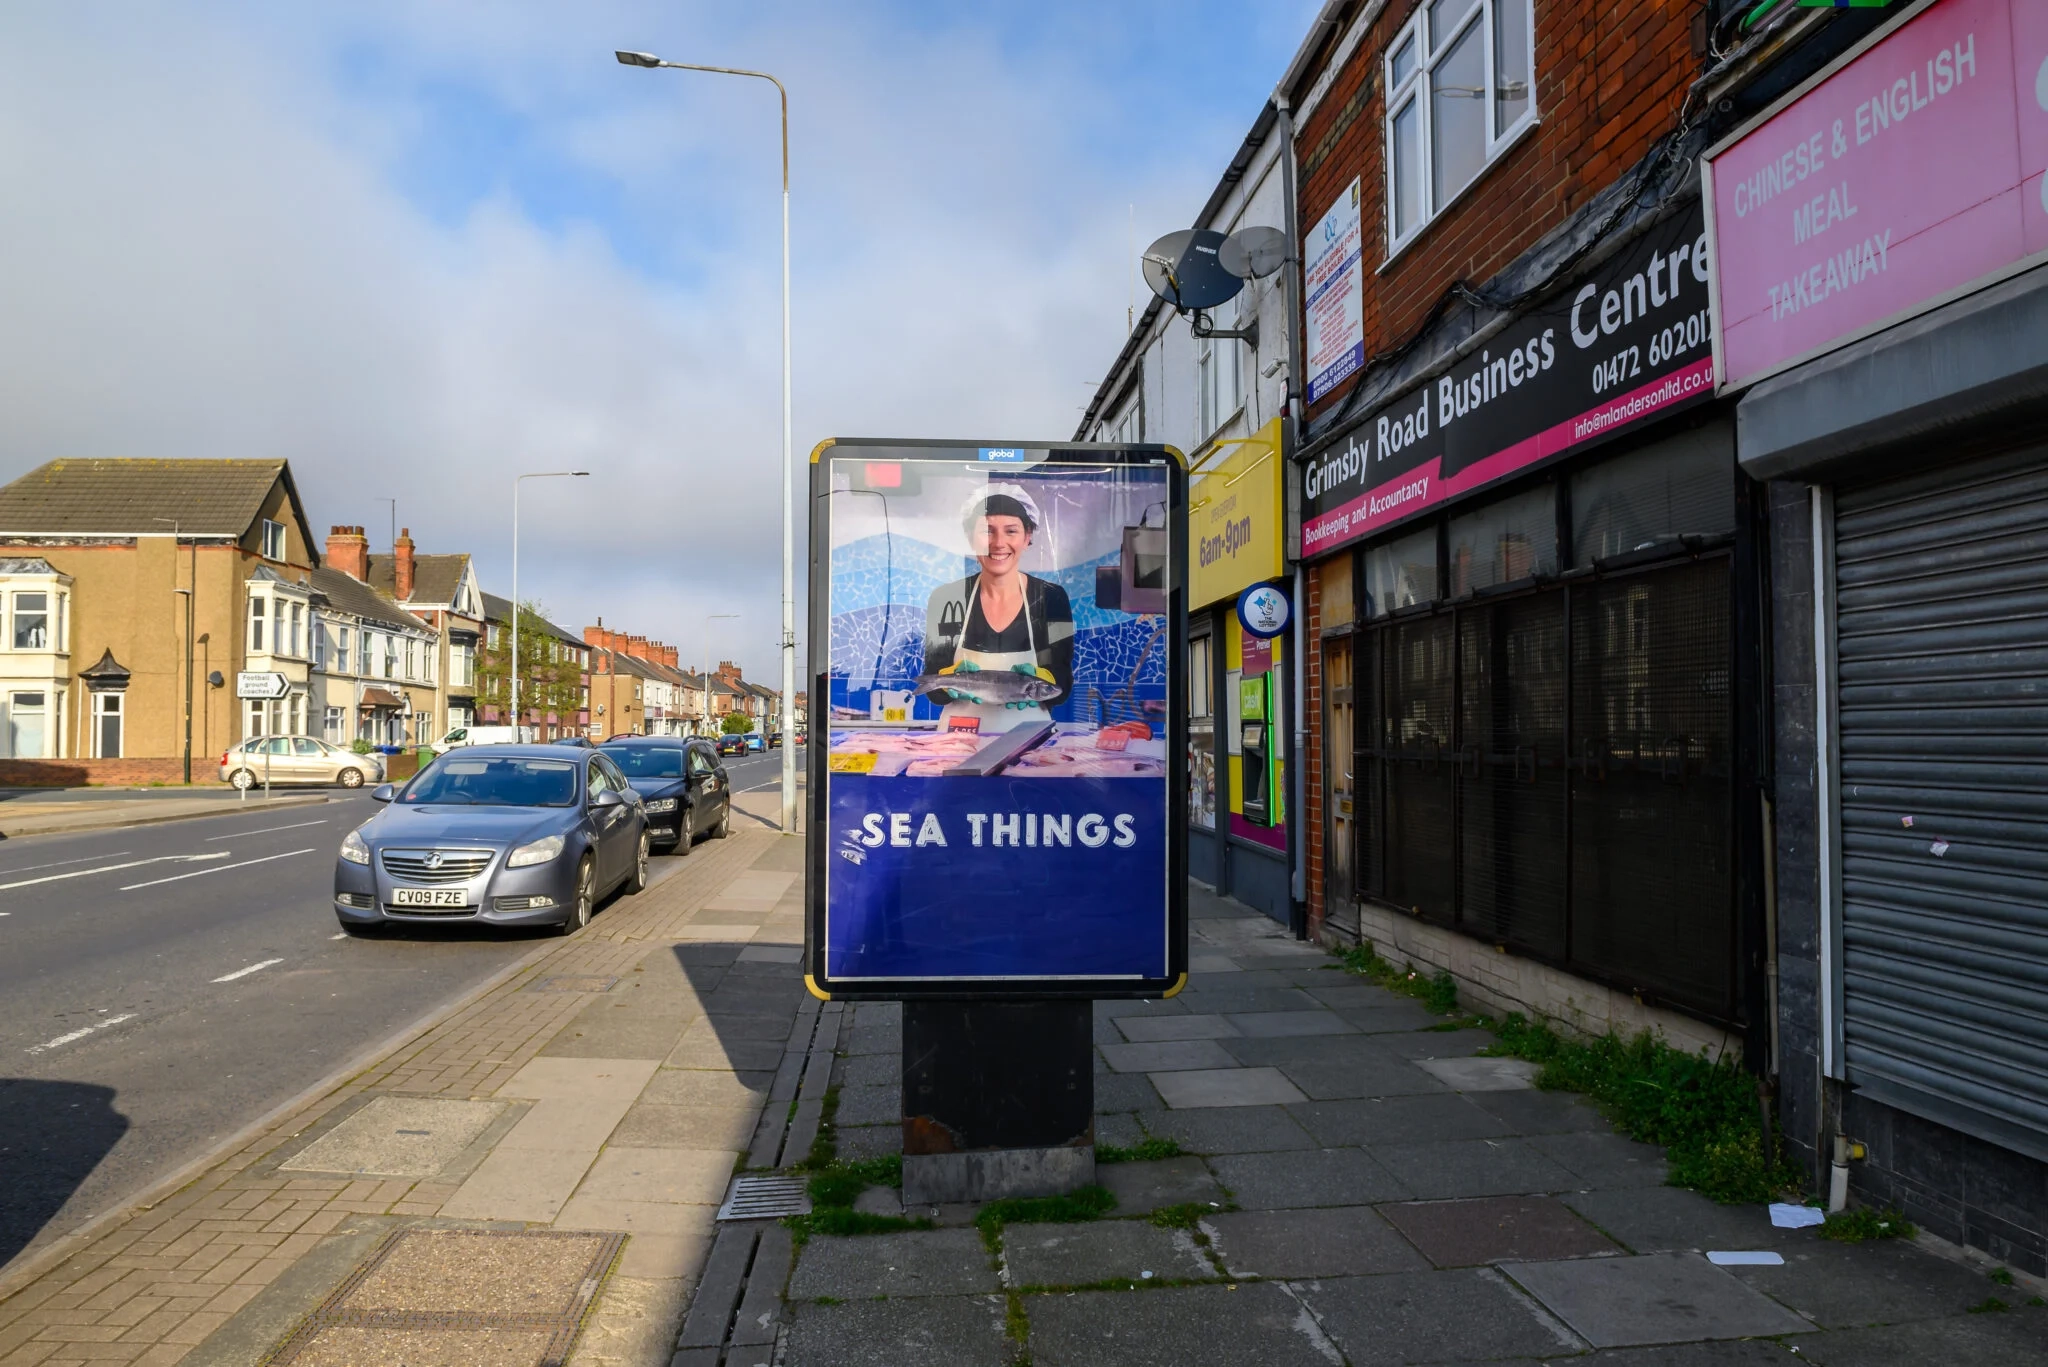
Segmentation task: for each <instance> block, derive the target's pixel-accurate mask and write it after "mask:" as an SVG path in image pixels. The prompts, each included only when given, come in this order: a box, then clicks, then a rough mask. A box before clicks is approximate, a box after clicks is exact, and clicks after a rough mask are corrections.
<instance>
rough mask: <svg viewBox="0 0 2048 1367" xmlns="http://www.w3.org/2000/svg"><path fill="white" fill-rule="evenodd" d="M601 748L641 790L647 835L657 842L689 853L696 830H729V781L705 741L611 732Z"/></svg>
mask: <svg viewBox="0 0 2048 1367" xmlns="http://www.w3.org/2000/svg"><path fill="white" fill-rule="evenodd" d="M599 753H601V754H603V755H606V756H608V757H610V758H611V759H612V761H613V762H615V763H616V764H617V765H618V766H619V769H620V771H621V772H623V773H624V774H625V776H626V782H628V783H630V784H632V785H633V791H635V792H637V793H638V794H640V804H641V806H642V807H643V808H645V809H646V812H647V834H648V835H649V836H650V837H652V838H653V840H654V843H655V844H656V845H657V846H661V847H667V846H671V845H673V846H674V847H675V851H676V853H677V854H688V853H689V852H690V846H691V844H692V843H693V842H694V841H695V840H696V838H697V837H698V836H700V835H708V836H711V837H712V838H713V839H723V838H724V837H725V836H726V835H727V834H728V833H730V832H731V830H732V781H731V780H730V779H729V778H727V776H726V772H725V766H724V765H723V764H720V763H719V762H718V755H717V752H716V751H714V750H713V749H712V748H711V745H710V743H709V742H708V741H701V740H691V739H688V738H686V737H682V736H613V737H612V738H611V739H610V740H608V741H606V742H605V743H604V745H603V746H601V747H600V749H599Z"/></svg>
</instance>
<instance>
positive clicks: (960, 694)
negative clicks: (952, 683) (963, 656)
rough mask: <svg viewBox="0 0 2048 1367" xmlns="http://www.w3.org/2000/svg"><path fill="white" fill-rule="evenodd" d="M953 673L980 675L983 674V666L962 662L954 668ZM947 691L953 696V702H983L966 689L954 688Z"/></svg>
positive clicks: (970, 661)
mask: <svg viewBox="0 0 2048 1367" xmlns="http://www.w3.org/2000/svg"><path fill="white" fill-rule="evenodd" d="M953 672H954V673H955V674H979V673H981V666H980V665H978V664H976V663H975V662H974V661H972V660H962V661H961V662H960V663H959V664H957V665H955V666H953ZM947 691H948V692H950V693H951V694H952V695H953V700H954V701H955V702H971V703H975V704H979V703H980V702H981V699H980V698H977V697H976V696H974V694H972V693H969V692H967V691H965V690H964V689H959V688H953V689H948V690H947Z"/></svg>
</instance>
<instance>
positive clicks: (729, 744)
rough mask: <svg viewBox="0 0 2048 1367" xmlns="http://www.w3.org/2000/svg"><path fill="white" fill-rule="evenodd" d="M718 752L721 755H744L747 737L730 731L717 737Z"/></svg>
mask: <svg viewBox="0 0 2048 1367" xmlns="http://www.w3.org/2000/svg"><path fill="white" fill-rule="evenodd" d="M718 753H719V754H721V755H744V754H746V753H747V738H746V737H745V736H743V735H741V734H739V733H738V732H732V733H729V734H727V735H723V736H720V737H719V738H718Z"/></svg>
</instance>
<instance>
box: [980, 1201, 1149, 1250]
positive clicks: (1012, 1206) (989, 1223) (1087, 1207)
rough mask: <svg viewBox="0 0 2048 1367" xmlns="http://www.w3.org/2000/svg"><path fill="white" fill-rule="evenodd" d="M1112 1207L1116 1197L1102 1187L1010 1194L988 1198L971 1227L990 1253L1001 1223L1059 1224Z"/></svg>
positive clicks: (1089, 1217) (1091, 1217)
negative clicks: (1055, 1193) (1062, 1192)
mask: <svg viewBox="0 0 2048 1367" xmlns="http://www.w3.org/2000/svg"><path fill="white" fill-rule="evenodd" d="M1115 1209H1116V1197H1114V1196H1112V1195H1110V1194H1109V1192H1108V1191H1107V1190H1106V1189H1105V1188H1102V1187H1082V1188H1081V1189H1080V1190H1079V1191H1070V1192H1068V1193H1067V1194H1066V1195H1065V1196H1013V1197H1009V1198H1007V1199H1005V1200H1001V1201H991V1202H989V1203H988V1204H987V1205H985V1206H983V1207H982V1208H981V1209H980V1210H979V1211H976V1212H975V1215H974V1227H975V1228H976V1229H978V1230H980V1231H981V1239H982V1242H983V1243H985V1244H987V1245H988V1247H989V1251H990V1252H991V1253H993V1252H994V1251H995V1250H996V1245H997V1243H998V1241H999V1240H1000V1239H1001V1237H1002V1233H1003V1226H1004V1225H1063V1224H1075V1223H1078V1222H1080V1221H1083V1220H1099V1219H1101V1218H1102V1217H1103V1216H1105V1215H1107V1214H1109V1212H1111V1211H1112V1210H1115Z"/></svg>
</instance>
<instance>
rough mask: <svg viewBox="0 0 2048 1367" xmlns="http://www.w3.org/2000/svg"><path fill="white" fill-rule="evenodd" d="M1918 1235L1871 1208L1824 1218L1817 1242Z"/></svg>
mask: <svg viewBox="0 0 2048 1367" xmlns="http://www.w3.org/2000/svg"><path fill="white" fill-rule="evenodd" d="M1919 1232H1920V1231H1919V1230H1918V1229H1915V1228H1914V1227H1913V1222H1912V1221H1911V1220H1908V1219H1907V1218H1906V1217H1905V1216H1903V1215H1901V1214H1899V1213H1898V1212H1897V1211H1896V1210H1878V1209H1876V1208H1874V1207H1871V1206H1856V1207H1853V1208H1851V1209H1849V1210H1838V1211H1836V1212H1835V1213H1834V1214H1833V1215H1830V1216H1828V1218H1827V1221H1826V1222H1825V1223H1824V1224H1822V1225H1821V1227H1820V1237H1821V1238H1823V1239H1833V1240H1834V1241H1835V1242H1837V1243H1843V1244H1860V1243H1863V1242H1864V1241H1866V1240H1869V1239H1910V1238H1912V1237H1913V1236H1914V1235H1915V1234H1918V1233H1919ZM2001 1270H2003V1269H2001ZM2005 1275H2006V1276H2007V1277H2008V1278H2010V1277H2011V1276H2012V1274H2011V1273H2010V1272H2007V1273H2006V1274H2005ZM1992 1280H1993V1281H1996V1280H1997V1278H1996V1277H1994V1278H1992ZM1999 1308H2000V1309H2001V1310H2002V1309H2004V1308H2005V1307H2004V1306H2000V1307H1999Z"/></svg>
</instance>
